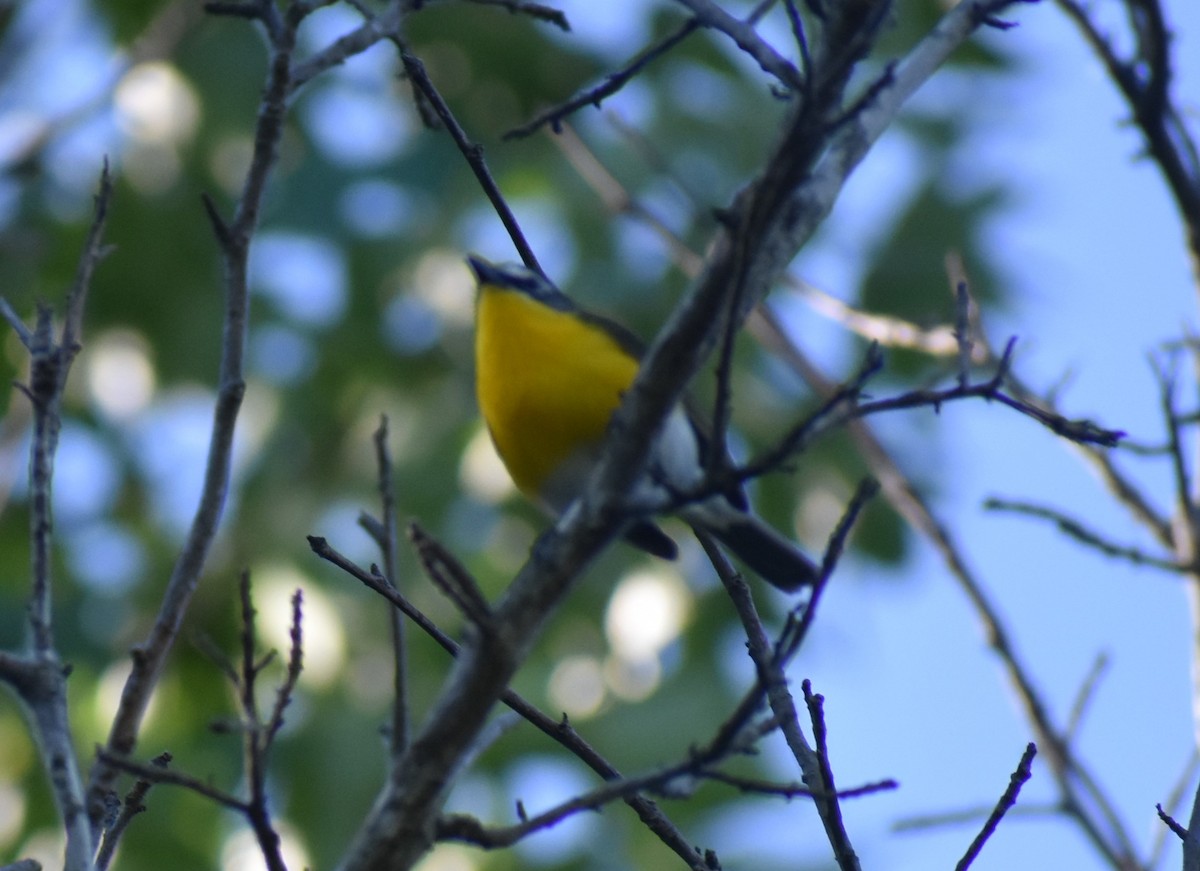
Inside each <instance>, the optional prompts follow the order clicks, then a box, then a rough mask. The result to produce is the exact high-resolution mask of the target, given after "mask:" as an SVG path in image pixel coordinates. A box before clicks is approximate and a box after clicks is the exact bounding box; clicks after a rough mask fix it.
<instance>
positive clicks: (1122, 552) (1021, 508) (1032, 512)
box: [983, 496, 1193, 574]
mask: <svg viewBox="0 0 1200 871" xmlns="http://www.w3.org/2000/svg"><path fill="white" fill-rule="evenodd" d="M983 507H984V508H986V509H988V510H989V511H1008V512H1012V513H1014V514H1025V515H1028V516H1030V517H1039V518H1041V519H1043V520H1049V521H1051V522H1052V523H1053V524H1054V525H1055V526H1056V527H1057V528H1058V530H1059V532H1062V533H1063V534H1064V535H1068V536H1070V537H1071V538H1073V539H1075V540H1076V541H1078V542H1080V543H1081V544H1084V545H1087V546H1088V547H1090V548H1093V549H1095V550H1098V551H1100V553H1102V554H1104V555H1105V556H1110V557H1113V558H1115V559H1122V560H1125V561H1126V562H1129V563H1132V564H1133V565H1140V566H1150V567H1152V568H1156V569H1161V570H1162V571H1165V572H1172V573H1174V574H1187V573H1188V572H1191V571H1192V570H1193V567H1192V566H1187V565H1181V564H1180V563H1178V562H1176V561H1175V560H1174V559H1167V558H1164V557H1160V556H1155V555H1154V554H1149V553H1146V552H1145V551H1143V550H1142V549H1141V548H1138V547H1134V546H1132V545H1124V544H1117V543H1116V542H1113V541H1110V540H1109V539H1108V538H1106V537H1105V536H1103V535H1101V534H1100V533H1098V532H1096V531H1094V530H1092V529H1089V528H1088V527H1087V526H1085V525H1084V524H1083V523H1082V522H1081V521H1079V520H1076V519H1075V518H1073V517H1068V516H1067V515H1066V514H1063V513H1062V512H1061V511H1059V510H1058V509H1056V508H1050V507H1049V506H1046V505H1035V504H1033V503H1031V502H1022V501H1019V500H1014V499H1001V498H998V497H994V496H993V497H992V498H990V499H987V500H986V501H984V503H983Z"/></svg>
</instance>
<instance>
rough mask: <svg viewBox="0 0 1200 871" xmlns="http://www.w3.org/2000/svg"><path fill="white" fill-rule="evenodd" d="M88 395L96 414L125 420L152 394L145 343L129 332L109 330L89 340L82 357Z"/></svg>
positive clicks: (152, 368)
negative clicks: (86, 352)
mask: <svg viewBox="0 0 1200 871" xmlns="http://www.w3.org/2000/svg"><path fill="white" fill-rule="evenodd" d="M85 360H86V369H85V377H86V380H87V388H88V395H89V396H90V397H91V400H92V402H93V403H94V404H95V406H96V408H97V409H99V411H100V413H101V414H103V415H104V416H106V417H108V418H111V419H113V420H118V421H121V420H128V419H129V418H131V417H133V416H134V415H136V414H137V413H138V412H140V411H142V409H144V408H145V407H146V405H147V403H149V402H150V398H151V396H153V395H154V386H155V381H156V378H155V372H154V365H153V364H152V363H151V362H150V356H149V348H148V346H147V344H146V340H145V339H144V338H142V336H141V335H140V334H138V333H135V332H133V331H132V330H110V331H109V332H106V333H103V334H102V335H100V336H98V337H97V338H95V339H93V340H92V342H91V343H90V347H89V349H88V354H87V356H86V358H85Z"/></svg>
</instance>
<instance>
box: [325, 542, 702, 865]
mask: <svg viewBox="0 0 1200 871" xmlns="http://www.w3.org/2000/svg"><path fill="white" fill-rule="evenodd" d="M308 541H309V545H310V546H311V547H312V550H313V553H315V554H316V555H317V556H318V557H320V558H321V559H324V560H326V561H327V562H329V563H331V564H332V565H335V566H337V567H338V568H340V569H341V570H342V571H344V572H346V573H347V574H348V575H350V576H351V577H352V578H354V579H356V580H358V581H359V582H360V583H362V584H363V585H364V586H366V587H368V588H369V589H371V590H372V591H374V592H375V593H378V594H379V595H380V596H382V597H383V598H384V599H386V600H387V601H388V602H390V603H391V604H392V606H393V607H394V608H396V609H397V610H399V611H400V612H402V613H403V614H404V615H405V616H406V617H408V618H409V619H410V620H412V621H413V623H415V624H416V625H417V627H418V628H420V629H421V631H422V632H424V633H425V634H426V635H428V636H429V637H430V638H432V639H433V640H434V641H436V642H437V643H438V644H439V645H440V646H441V647H442V649H443V650H445V651H446V652H447V653H449V654H450V655H451V656H453V657H457V656H459V655H460V653H461V648H460V647H459V645H458V643H457V642H455V641H454V640H453V639H452V638H450V637H449V636H448V635H446V633H444V632H443V631H442V630H441V629H439V628H438V627H437V625H436V624H435V623H434V622H433V621H432V620H430V619H429V618H428V617H427V616H426V615H425V614H424V613H422V612H421V611H420V610H419V609H418V608H417V607H416V606H415V605H413V604H412V603H411V602H410V601H409V600H408V599H407V598H405V597H404V596H403V595H402V594H401V593H400V592H399V591H398V590H397V589H396V588H395V587H393V586H392V585H391V584H388V583H386V582H385V579H383V578H382V577H381V576H379V575H378V574H375V573H372V572H368V571H365V570H363V569H362V568H361V567H359V566H358V565H356V564H355V563H354V562H353V561H351V560H349V559H347V558H346V557H345V556H343V555H342V554H340V553H338V552H337V551H336V550H335V549H334V548H332V547H331V546H330V545H329V543H328V542H327V541H326V540H325V539H323V538H320V537H319V536H309V537H308ZM500 700H501V701H502V702H503V703H504V704H505V705H507V706H508V707H509V708H511V709H512V710H513V711H515V712H516V713H517V714H519V715H520V716H521V717H522V718H524V719H525V720H526V721H528V722H529V723H530V724H531V725H533V726H534V727H535V728H537V729H538V730H539V731H540V732H542V733H543V734H544V735H546V736H547V737H549V738H550V739H551V740H553V741H556V742H557V743H559V744H561V745H562V746H563V747H565V748H566V749H567V750H569V751H570V752H571V753H573V754H575V756H577V757H578V758H579V759H580V760H582V761H583V762H584V763H585V764H586V765H587V766H588V767H589V768H591V769H592V770H593V771H594V772H596V774H598V775H600V776H601V777H603V778H604V779H605V780H616V779H619V778H620V777H621V774H620V772H619V771H618V770H617V769H616V768H615V767H613V766H612V765H611V764H610V763H609V762H608V761H607V760H606V759H605V758H604V757H603V756H601V755H600V754H599V753H598V752H596V750H595V749H594V748H592V747H591V745H589V744H588V743H587V742H586V741H584V740H583V738H581V737H580V736H579V734H578V733H577V732H576V731H575V730H574V729H572V728H571V726H570V723H568V722H567V720H566V718H565V717H564V718H563V719H562V720H555V719H552V718H551V717H548V716H547V715H546V714H545V713H543V712H542V711H540V710H539V709H538V708H537V707H536V706H534V705H533V704H531V703H530V702H528V701H526V700H525V699H524V698H523V697H522V696H521V695H520V694H519V693H517V692H515V691H513V690H511V689H505V691H504V692H503V693H502V694H501V696H500ZM625 803H626V804H627V805H629V807H630V808H632V809H633V811H634V812H635V813H636V814H637V816H638V818H639V819H640V820H641V821H642V823H643V824H644V825H645V826H646V827H647V828H648V829H650V831H652V832H654V834H655V835H656V836H657V837H658V838H659V839H660V840H662V842H663V843H664V844H666V845H667V846H668V847H669V848H670V849H671V850H673V851H674V852H675V853H676V855H678V856H679V857H680V858H681V859H683V860H684V861H685V862H687V863H688V867H689V868H693V869H697V871H708V869H709V868H710V866H709V865H707V864H706V863H705V860H704V858H703V857H702V856H701V855H700V854H699V853H698V852H697V851H696V849H695V848H694V847H692V845H691V844H690V843H689V842H688V840H687V839H686V838H684V836H683V835H682V834H681V833H680V832H679V830H678V829H677V828H676V827H675V826H674V824H672V823H671V821H670V820H669V819H667V817H666V816H665V815H664V814H663V813H662V811H661V810H660V809H659V808H658V806H657V805H656V804H655V803H654V802H652V801H650V800H649V799H647V798H645V797H643V796H640V795H631V796H628V797H627V798H625Z"/></svg>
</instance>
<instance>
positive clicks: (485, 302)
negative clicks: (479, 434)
mask: <svg viewBox="0 0 1200 871" xmlns="http://www.w3.org/2000/svg"><path fill="white" fill-rule="evenodd" d="M467 264H468V266H469V267H470V269H471V271H472V272H473V273H474V276H475V280H476V284H477V293H476V298H475V391H476V397H477V399H478V402H479V408H480V411H481V413H482V416H483V420H484V423H485V424H486V425H487V429H488V432H489V434H490V435H491V438H492V442H493V444H494V445H495V447H496V452H497V453H498V454H499V455H500V459H501V461H502V462H503V463H504V466H505V468H507V470H508V473H509V475H510V477H511V478H512V480H513V483H514V484H515V485H516V487H517V489H518V490H519V491H520V492H521V493H522V494H523V495H524V496H526V497H527V498H529V499H530V500H531V501H532V502H534V503H535V504H536V505H538V506H539V507H540V508H541V509H543V510H544V511H545V512H546V513H547V514H549V515H550V516H552V517H557V516H560V515H562V514H563V512H565V511H566V510H567V509H568V508H569V507H570V505H571V503H572V502H574V501H575V499H577V498H578V497H579V496H580V494H581V493H582V491H583V489H584V487H585V486H586V484H587V481H588V478H589V475H590V473H591V471H592V469H593V468H594V467H595V465H596V463H597V461H598V460H599V457H600V451H601V448H602V445H603V441H604V437H605V434H606V432H607V431H608V426H609V421H610V419H611V418H612V415H613V413H614V412H615V411H616V410H617V408H618V407H619V406H620V404H621V398H622V396H623V395H624V393H625V391H626V390H628V389H629V386H630V385H631V384H632V383H633V379H634V378H635V377H636V375H637V372H638V368H639V366H640V360H641V357H642V356H643V353H644V350H645V349H644V346H643V344H642V342H641V341H640V340H639V339H638V338H637V337H636V336H635V335H634V334H633V333H632V332H630V331H629V330H628V329H626V328H625V327H623V326H622V325H620V324H618V323H616V322H615V321H612V320H609V319H608V318H606V317H604V316H602V315H598V314H595V313H593V312H590V311H587V310H585V309H583V308H581V307H580V306H579V305H577V304H576V303H575V302H574V301H573V300H572V299H571V298H570V297H568V296H567V295H566V294H564V293H563V292H562V291H560V290H559V289H558V288H557V287H556V286H555V285H554V284H552V283H551V282H550V281H549V280H548V279H547V278H544V277H543V276H542V275H540V274H538V273H537V272H534V271H532V270H530V269H527V268H525V267H524V266H520V265H518V264H514V263H491V262H489V261H488V260H485V259H484V258H482V257H479V256H476V255H470V256H468V257H467ZM706 447H707V439H706V437H705V435H704V430H703V427H702V426H701V424H700V422H699V419H698V417H697V416H696V415H694V414H692V413H691V412H690V411H689V410H687V409H686V408H685V407H684V406H683V405H682V404H681V405H679V406H677V407H675V408H674V409H672V411H671V412H670V414H669V416H668V417H667V420H666V422H665V423H664V424H663V428H662V431H661V433H660V434H659V435H658V436H657V438H656V441H655V443H654V445H653V446H652V448H651V451H650V456H649V460H648V464H647V473H646V476H645V477H644V479H643V480H642V481H641V482H640V483H639V485H638V487H639V491H638V493H637V495H638V497H639V499H638V500H637V501H639V502H640V501H641V498H640V497H642V496H645V497H647V498H650V499H656V500H657V501H658V502H659V503H660V504H664V503H668V502H670V501H672V498H673V497H674V496H677V495H678V494H686V493H692V492H698V491H700V490H701V489H702V488H703V487H704V485H705V483H706V480H707V479H706V474H705V469H704V453H705V450H706ZM674 513H675V514H677V515H678V516H679V517H680V518H682V519H683V520H684V521H685V522H687V523H688V524H690V525H691V526H692V527H693V528H694V529H697V530H703V531H705V532H708V533H710V534H711V535H712V536H714V537H715V538H716V539H717V540H718V541H719V542H721V543H722V544H723V545H724V546H725V547H726V548H728V549H729V550H730V551H732V552H733V554H734V555H735V556H736V557H738V559H740V560H741V561H742V562H743V563H744V564H745V565H746V566H748V567H749V568H750V569H751V570H752V571H754V572H755V573H756V574H757V575H759V576H760V577H762V578H763V579H764V580H765V581H767V582H768V583H770V584H772V585H773V586H775V587H777V588H779V589H781V590H784V591H787V592H791V591H795V590H798V589H800V588H802V587H804V586H809V585H812V584H814V583H816V581H817V580H818V578H819V577H820V574H821V571H820V569H819V568H818V567H817V566H816V565H815V564H814V563H813V562H812V560H810V559H809V558H808V557H807V556H805V555H804V554H803V553H802V552H801V551H800V550H799V549H798V548H797V547H796V545H795V544H793V543H792V542H791V541H789V540H788V539H787V538H785V537H784V536H783V535H782V534H780V533H779V532H777V531H776V530H774V529H773V528H772V527H770V526H768V525H767V524H766V523H764V522H763V521H762V520H761V519H759V518H758V517H757V516H755V515H754V514H753V513H751V511H750V510H749V507H748V503H747V500H746V496H745V493H744V491H743V490H742V488H741V486H740V485H737V486H734V487H730V488H727V489H726V490H724V491H721V492H717V493H714V494H712V495H709V496H706V497H704V498H700V499H697V500H695V501H685V502H684V504H683V505H681V506H679V507H678V508H676V509H674ZM624 537H625V539H626V540H627V541H628V542H629V543H631V544H633V545H634V546H636V547H639V548H641V549H642V550H644V551H646V552H648V553H650V554H653V555H654V556H657V557H661V558H663V559H668V560H669V559H674V558H675V557H676V556H677V555H678V548H677V546H676V544H675V542H674V540H672V539H671V538H670V536H668V535H667V534H666V533H665V532H664V531H663V530H662V529H661V528H660V527H659V526H658V525H657V524H656V523H655V522H654V521H653V520H652V519H650V518H639V519H635V520H634V521H632V522H631V523H630V524H629V525H628V527H627V528H626V529H625V531H624Z"/></svg>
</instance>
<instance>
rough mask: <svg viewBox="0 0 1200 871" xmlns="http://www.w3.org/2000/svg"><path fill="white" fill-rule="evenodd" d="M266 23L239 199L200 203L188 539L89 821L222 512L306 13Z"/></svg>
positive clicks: (129, 741)
mask: <svg viewBox="0 0 1200 871" xmlns="http://www.w3.org/2000/svg"><path fill="white" fill-rule="evenodd" d="M254 6H255V8H256V9H258V14H259V17H260V18H261V20H262V21H263V23H264V25H265V26H266V28H267V32H268V36H269V39H270V62H269V66H268V74H267V82H266V86H265V88H264V89H263V95H262V99H261V102H260V110H259V115H258V122H257V125H256V128H255V133H254V151H253V155H252V157H251V161H250V167H249V170H248V171H247V173H246V179H245V182H244V185H243V188H242V194H241V196H240V197H239V199H238V202H237V207H236V209H235V212H234V218H233V221H232V222H230V223H228V224H226V222H224V221H223V220H222V219H220V216H219V214H218V212H217V209H216V207H215V205H213V204H212V202H211V200H209V199H207V198H206V199H205V207H206V209H207V211H208V214H209V216H210V218H212V219H213V220H212V223H213V228H214V232H215V235H216V238H217V242H218V246H219V248H220V254H221V258H222V261H223V265H224V276H223V284H224V290H225V312H224V318H223V338H222V343H221V362H220V370H219V372H218V388H217V400H216V404H215V407H214V410H213V423H212V430H211V436H210V440H209V453H208V459H207V462H206V465H205V471H204V483H203V485H202V489H201V495H200V499H199V503H198V504H197V507H196V512H195V515H194V517H193V519H192V523H191V526H190V528H189V530H188V534H187V538H186V540H185V542H184V545H183V548H182V549H181V551H180V554H179V557H178V559H177V560H176V563H175V565H174V568H173V569H172V572H171V577H170V579H169V580H168V582H167V584H166V587H165V590H164V593H163V596H162V600H161V603H160V605H159V610H158V613H157V615H156V617H155V620H154V624H153V626H152V627H151V629H150V632H149V634H148V635H147V637H146V638H145V639H144V640H143V641H141V643H139V644H138V645H137V646H135V647H134V649H133V668H132V670H131V671H130V674H129V677H128V678H127V680H126V682H125V686H124V688H123V689H122V693H121V700H120V702H119V703H118V706H117V712H116V714H115V716H114V717H113V721H112V726H111V728H110V731H109V736H108V740H107V742H106V745H105V747H106V750H107V751H108V753H107V756H99V757H97V760H96V763H95V764H94V765H93V767H92V771H91V777H90V783H89V788H88V800H87V808H88V814H89V816H91V818H92V820H93V821H96V820H98V819H99V818H100V816H101V815H102V814H103V810H104V806H105V802H106V799H105V797H106V796H107V795H108V794H109V793H110V792H111V791H112V788H113V782H114V780H115V778H116V775H117V771H116V769H114V768H113V767H112V766H110V765H109V764H108V763H107V762H106V761H105V760H106V759H108V758H117V757H126V756H128V755H129V754H130V753H132V751H133V749H134V747H135V746H136V744H137V739H138V731H139V729H140V727H141V722H142V719H143V717H144V716H145V712H146V707H147V705H148V704H149V701H150V697H151V695H152V693H153V691H154V688H155V686H156V685H157V683H158V679H159V676H160V675H161V673H162V670H163V667H164V665H165V663H166V659H167V655H168V654H169V653H170V651H171V649H172V647H173V646H174V643H175V639H176V637H177V636H178V634H179V627H180V625H181V623H182V621H183V618H184V615H185V613H186V612H187V608H188V605H189V604H190V602H191V599H192V595H193V593H194V592H195V591H196V587H197V585H198V583H199V580H200V574H201V572H202V571H203V569H204V566H205V563H206V562H207V558H208V553H209V549H210V547H211V545H212V542H213V539H214V538H215V536H216V533H217V529H218V527H219V525H220V522H221V519H222V517H223V515H224V509H225V499H226V495H227V494H228V490H229V482H230V474H231V469H232V455H233V437H234V431H235V429H236V424H237V419H238V414H239V411H240V409H241V405H242V398H243V396H244V394H245V390H246V385H245V380H244V361H245V355H246V344H247V336H248V330H249V317H248V282H247V268H248V255H249V250H250V240H251V237H252V236H253V233H254V231H255V228H256V227H257V224H258V216H259V211H260V209H261V207H262V201H263V197H264V194H265V190H266V185H267V180H268V178H269V177H270V175H271V171H272V169H273V168H274V166H275V163H276V160H277V157H278V150H279V141H280V138H281V137H282V135H283V125H284V118H285V116H286V112H287V99H288V95H289V92H290V87H291V58H292V54H293V51H294V50H295V47H296V31H297V30H298V28H299V26H300V23H301V21H302V20H303V19H304V17H305V16H306V15H307V13H308V12H309V11H311V7H308V6H307V5H306V4H300V3H297V4H293V5H291V6H289V7H288V8H287V10H286V11H285V12H283V13H280V12H279V11H278V10H277V9H276V7H275V4H274V3H272V2H266V0H262V2H257V3H255V4H254Z"/></svg>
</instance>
